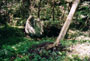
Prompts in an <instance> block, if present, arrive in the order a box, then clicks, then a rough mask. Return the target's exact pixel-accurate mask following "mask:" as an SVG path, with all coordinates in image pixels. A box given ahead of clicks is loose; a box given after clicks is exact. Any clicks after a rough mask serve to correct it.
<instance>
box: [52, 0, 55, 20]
mask: <svg viewBox="0 0 90 61" xmlns="http://www.w3.org/2000/svg"><path fill="white" fill-rule="evenodd" d="M54 7H55V0H53V9H52V12H53V21H54V19H55V16H54V15H55V14H54V13H55V12H54Z"/></svg>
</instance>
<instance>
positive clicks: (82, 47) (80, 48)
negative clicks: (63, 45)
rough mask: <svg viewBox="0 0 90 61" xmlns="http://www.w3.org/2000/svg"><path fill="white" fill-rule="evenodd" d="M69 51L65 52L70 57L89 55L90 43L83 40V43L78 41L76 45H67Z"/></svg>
mask: <svg viewBox="0 0 90 61" xmlns="http://www.w3.org/2000/svg"><path fill="white" fill-rule="evenodd" d="M69 49H70V52H68V53H67V55H68V56H69V57H71V58H73V57H72V55H78V56H79V57H80V58H81V59H83V58H85V57H90V43H89V42H85V43H82V44H80V43H78V44H76V45H72V46H70V47H69Z"/></svg>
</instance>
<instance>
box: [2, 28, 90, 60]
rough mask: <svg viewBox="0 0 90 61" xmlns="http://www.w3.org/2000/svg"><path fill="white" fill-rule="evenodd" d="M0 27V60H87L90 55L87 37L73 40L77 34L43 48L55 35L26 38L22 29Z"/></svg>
mask: <svg viewBox="0 0 90 61" xmlns="http://www.w3.org/2000/svg"><path fill="white" fill-rule="evenodd" d="M0 29H1V30H0V61H56V60H57V61H60V60H61V61H73V60H74V61H82V60H84V61H88V58H89V57H90V48H89V47H90V43H89V42H90V40H89V39H88V40H81V41H80V40H75V39H78V37H79V36H78V37H75V39H72V40H70V39H66V40H63V41H61V42H60V43H61V44H60V45H59V46H58V47H55V48H53V49H50V50H45V49H43V46H45V45H47V44H49V43H52V42H54V41H55V40H56V37H43V38H27V37H25V35H23V34H22V33H23V31H22V29H18V28H13V27H5V28H0ZM74 33H75V32H74ZM76 33H78V32H76ZM79 33H80V32H79ZM75 35H76V34H75ZM76 36H77V35H76ZM80 36H81V35H80ZM70 37H71V36H70ZM84 38H85V37H84ZM86 38H87V37H86ZM79 39H80V37H79ZM81 39H82V38H81ZM33 46H35V47H33ZM30 49H32V50H31V51H30ZM35 50H36V51H35ZM36 52H39V53H36Z"/></svg>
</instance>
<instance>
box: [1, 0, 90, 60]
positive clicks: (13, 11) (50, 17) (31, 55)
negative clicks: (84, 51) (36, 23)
mask: <svg viewBox="0 0 90 61" xmlns="http://www.w3.org/2000/svg"><path fill="white" fill-rule="evenodd" d="M30 1H31V2H30ZM40 1H41V3H40ZM40 1H39V0H0V6H1V7H0V61H88V57H85V58H83V59H81V58H80V57H79V56H78V55H73V58H71V57H69V56H68V55H67V52H70V50H69V49H68V47H70V46H72V45H75V44H78V43H84V42H88V43H90V39H88V40H82V38H81V39H80V40H76V38H77V37H79V36H83V35H84V36H85V37H89V38H90V32H89V33H87V32H88V31H90V5H89V4H90V1H87V0H85V1H83V0H82V1H81V3H80V4H79V7H78V8H77V11H76V12H75V16H74V17H73V21H72V23H71V25H70V28H69V30H71V33H70V32H69V30H68V32H67V34H66V36H65V38H64V40H61V41H60V43H59V46H56V47H53V48H51V49H48V50H47V49H46V48H45V47H47V46H48V44H52V43H53V42H55V40H56V38H57V36H58V35H59V32H60V30H61V27H62V26H63V24H64V22H65V20H66V17H67V15H68V13H69V11H70V8H71V4H72V2H67V1H64V0H52V1H51V0H50V1H49V0H40ZM39 3H40V4H41V5H40V7H39ZM29 15H32V16H33V17H34V18H35V20H36V19H37V18H39V19H40V20H42V21H43V22H44V26H43V28H44V33H43V35H41V36H39V37H36V36H32V37H31V36H30V34H26V33H25V29H24V28H25V25H26V20H27V18H28V17H29ZM38 15H40V17H38ZM73 30H74V31H76V32H74V31H73ZM77 30H78V31H79V32H77Z"/></svg>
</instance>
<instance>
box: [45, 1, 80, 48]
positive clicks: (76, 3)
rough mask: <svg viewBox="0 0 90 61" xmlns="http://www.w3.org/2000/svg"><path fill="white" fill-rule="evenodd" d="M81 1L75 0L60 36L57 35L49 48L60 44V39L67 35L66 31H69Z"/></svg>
mask: <svg viewBox="0 0 90 61" xmlns="http://www.w3.org/2000/svg"><path fill="white" fill-rule="evenodd" d="M79 2H80V0H75V1H74V2H73V4H72V7H71V10H70V12H69V15H68V17H67V19H66V21H65V23H64V25H63V27H62V29H61V32H60V34H59V36H58V37H57V39H56V41H55V42H54V44H52V45H49V46H48V47H47V49H50V48H52V47H55V46H58V45H59V42H60V40H63V39H64V36H65V35H66V32H67V30H68V28H69V26H70V23H71V21H72V19H73V15H74V13H75V11H76V8H77V7H78V4H79Z"/></svg>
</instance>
